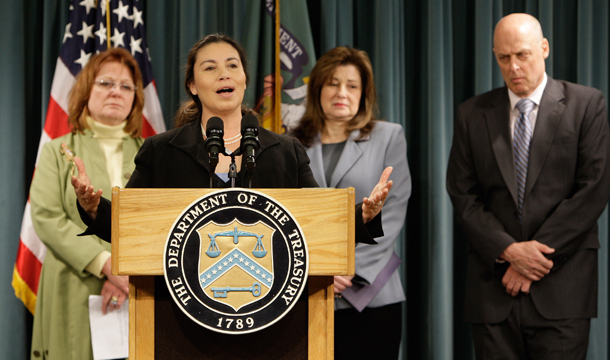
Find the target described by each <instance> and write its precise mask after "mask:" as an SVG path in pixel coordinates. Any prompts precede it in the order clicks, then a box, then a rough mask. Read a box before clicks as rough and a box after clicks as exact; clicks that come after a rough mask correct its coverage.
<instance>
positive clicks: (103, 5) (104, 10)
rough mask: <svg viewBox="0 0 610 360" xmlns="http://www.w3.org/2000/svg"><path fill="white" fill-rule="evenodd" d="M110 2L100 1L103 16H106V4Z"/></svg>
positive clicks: (106, 0)
mask: <svg viewBox="0 0 610 360" xmlns="http://www.w3.org/2000/svg"><path fill="white" fill-rule="evenodd" d="M107 3H108V0H102V1H101V2H100V9H102V16H106V4H107Z"/></svg>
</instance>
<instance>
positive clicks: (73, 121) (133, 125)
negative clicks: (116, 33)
mask: <svg viewBox="0 0 610 360" xmlns="http://www.w3.org/2000/svg"><path fill="white" fill-rule="evenodd" d="M109 62H118V63H121V64H123V65H125V66H127V68H128V69H129V70H130V71H131V77H132V78H133V82H134V85H135V86H136V92H135V96H134V99H133V105H132V107H131V112H130V113H129V116H128V117H127V124H126V125H125V129H124V131H125V133H127V134H129V135H130V136H131V137H132V138H136V137H139V136H140V135H141V134H142V109H143V108H144V89H143V87H144V85H143V81H142V73H141V72H140V67H139V66H138V63H137V62H136V59H134V58H133V56H131V54H130V53H129V51H127V50H125V49H122V48H111V49H108V50H106V51H103V52H101V53H99V54H95V55H93V56H92V57H91V59H90V60H89V62H88V63H87V65H85V67H84V68H83V70H81V72H80V73H79V74H78V76H77V77H76V83H75V84H74V86H72V90H70V95H69V97H68V125H69V126H70V129H71V131H72V133H75V134H76V133H77V132H81V133H82V132H83V130H84V129H86V128H88V126H87V116H89V109H88V107H87V104H88V103H89V98H90V96H91V88H92V87H93V85H94V82H95V78H96V76H97V74H98V72H99V71H100V68H101V67H102V65H103V64H106V63H109Z"/></svg>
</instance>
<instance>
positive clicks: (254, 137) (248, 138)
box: [239, 114, 260, 173]
mask: <svg viewBox="0 0 610 360" xmlns="http://www.w3.org/2000/svg"><path fill="white" fill-rule="evenodd" d="M259 147H260V142H259V141H258V118H257V117H256V116H254V115H252V114H248V115H246V116H244V117H243V118H242V119H241V145H240V147H239V148H240V150H241V153H242V154H244V155H245V156H246V168H247V169H248V171H249V172H250V173H252V170H254V167H255V166H256V162H255V161H254V156H255V155H256V152H257V151H258V148H259Z"/></svg>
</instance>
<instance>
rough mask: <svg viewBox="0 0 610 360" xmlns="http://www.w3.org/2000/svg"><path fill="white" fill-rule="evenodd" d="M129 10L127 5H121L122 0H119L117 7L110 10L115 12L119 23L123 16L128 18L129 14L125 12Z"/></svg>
mask: <svg viewBox="0 0 610 360" xmlns="http://www.w3.org/2000/svg"><path fill="white" fill-rule="evenodd" d="M128 11H129V5H125V6H123V1H122V0H121V1H119V7H118V8H116V9H114V10H112V12H113V13H114V14H117V16H118V17H119V23H120V22H121V21H123V18H126V19H128V20H129V14H128V13H127V12H128Z"/></svg>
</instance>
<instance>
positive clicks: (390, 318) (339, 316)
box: [335, 303, 402, 360]
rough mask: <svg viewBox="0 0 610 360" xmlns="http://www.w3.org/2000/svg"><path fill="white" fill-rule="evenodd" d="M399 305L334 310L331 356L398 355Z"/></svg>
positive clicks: (338, 358) (390, 359)
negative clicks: (360, 309)
mask: <svg viewBox="0 0 610 360" xmlns="http://www.w3.org/2000/svg"><path fill="white" fill-rule="evenodd" d="M401 332H402V305H401V303H397V304H390V305H386V306H382V307H378V308H368V307H367V308H365V309H364V310H363V311H362V312H361V313H359V312H358V311H357V310H354V309H344V310H337V311H335V359H337V360H341V359H349V360H355V359H367V360H368V359H384V360H385V359H389V360H394V359H398V351H399V349H400V339H401Z"/></svg>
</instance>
